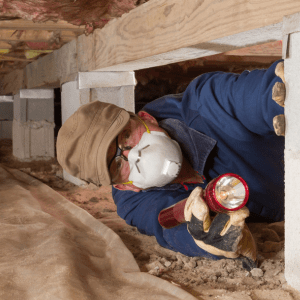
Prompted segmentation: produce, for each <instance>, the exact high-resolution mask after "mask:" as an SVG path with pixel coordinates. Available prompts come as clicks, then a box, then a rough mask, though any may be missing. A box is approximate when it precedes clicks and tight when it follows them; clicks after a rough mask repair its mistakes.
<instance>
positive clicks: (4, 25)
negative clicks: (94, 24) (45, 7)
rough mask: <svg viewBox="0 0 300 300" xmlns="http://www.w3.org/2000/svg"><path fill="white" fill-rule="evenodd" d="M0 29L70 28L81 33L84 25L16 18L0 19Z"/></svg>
mask: <svg viewBox="0 0 300 300" xmlns="http://www.w3.org/2000/svg"><path fill="white" fill-rule="evenodd" d="M0 29H11V30H70V31H76V32H81V33H83V32H84V30H85V27H84V26H76V25H72V24H70V23H68V22H66V21H58V22H52V21H47V22H43V23H38V22H32V21H29V20H23V19H17V20H10V21H0Z"/></svg>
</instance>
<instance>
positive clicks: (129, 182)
mask: <svg viewBox="0 0 300 300" xmlns="http://www.w3.org/2000/svg"><path fill="white" fill-rule="evenodd" d="M137 117H138V120H139V121H140V122H141V123H142V124H143V125H144V126H145V128H146V130H147V132H148V133H150V129H149V127H148V126H147V125H146V123H145V122H144V121H143V120H142V119H141V118H140V117H139V116H137ZM122 184H133V181H127V182H123V183H122Z"/></svg>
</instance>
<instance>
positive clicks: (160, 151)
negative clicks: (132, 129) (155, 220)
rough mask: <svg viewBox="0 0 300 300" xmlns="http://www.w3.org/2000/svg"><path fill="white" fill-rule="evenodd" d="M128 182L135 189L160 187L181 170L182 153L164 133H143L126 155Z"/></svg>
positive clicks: (176, 144)
mask: <svg viewBox="0 0 300 300" xmlns="http://www.w3.org/2000/svg"><path fill="white" fill-rule="evenodd" d="M128 161H129V166H130V175H129V180H130V181H132V182H133V184H134V185H135V186H136V187H139V188H143V189H147V188H150V187H161V186H164V185H166V184H168V183H170V182H171V181H172V180H174V179H175V178H176V177H177V176H178V174H179V172H180V169H181V164H182V153H181V150H180V147H179V145H178V143H177V142H176V141H174V140H172V139H171V138H169V137H168V136H167V135H166V134H165V133H163V132H158V131H151V133H148V132H145V133H144V134H143V135H142V138H141V139H140V141H139V143H138V144H137V145H136V146H135V147H134V148H132V149H131V150H130V151H129V153H128Z"/></svg>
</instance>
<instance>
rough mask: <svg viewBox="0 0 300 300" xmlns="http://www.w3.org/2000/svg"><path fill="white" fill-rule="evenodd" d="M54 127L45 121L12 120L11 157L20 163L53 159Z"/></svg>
mask: <svg viewBox="0 0 300 300" xmlns="http://www.w3.org/2000/svg"><path fill="white" fill-rule="evenodd" d="M54 127H55V124H54V123H50V122H46V121H37V122H34V121H28V122H19V121H17V120H13V155H14V156H15V157H16V158H18V159H19V160H21V161H32V160H47V159H50V158H52V157H54V156H55V153H54Z"/></svg>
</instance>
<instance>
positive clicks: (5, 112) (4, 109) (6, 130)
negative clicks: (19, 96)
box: [0, 96, 14, 139]
mask: <svg viewBox="0 0 300 300" xmlns="http://www.w3.org/2000/svg"><path fill="white" fill-rule="evenodd" d="M13 105H14V103H13V97H12V96H0V138H1V139H12V120H13V117H14V106H13Z"/></svg>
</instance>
